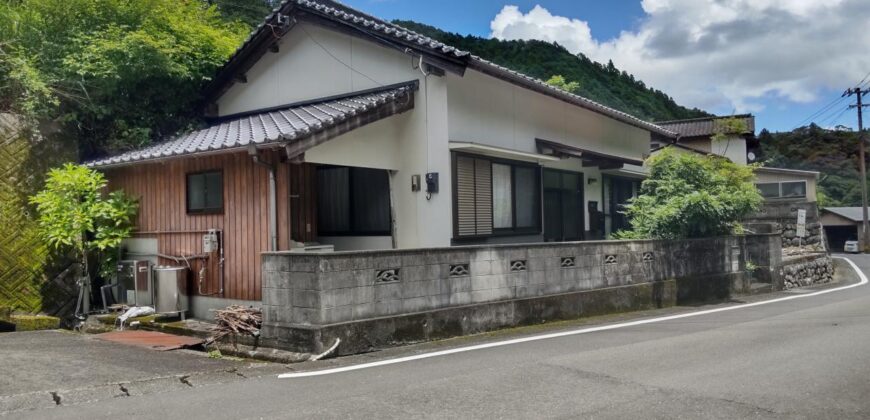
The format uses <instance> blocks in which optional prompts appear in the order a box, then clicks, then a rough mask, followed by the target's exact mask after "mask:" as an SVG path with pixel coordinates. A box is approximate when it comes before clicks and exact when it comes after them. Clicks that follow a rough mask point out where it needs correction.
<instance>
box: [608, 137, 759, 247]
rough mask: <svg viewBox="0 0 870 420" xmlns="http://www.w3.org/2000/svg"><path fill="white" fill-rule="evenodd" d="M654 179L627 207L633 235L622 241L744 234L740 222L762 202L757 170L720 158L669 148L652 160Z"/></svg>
mask: <svg viewBox="0 0 870 420" xmlns="http://www.w3.org/2000/svg"><path fill="white" fill-rule="evenodd" d="M646 165H647V166H648V167H649V169H650V176H649V178H647V179H646V180H644V181H643V184H641V190H640V195H639V196H638V197H637V198H635V199H634V200H632V201H631V202H630V203H629V204H628V205H627V206H626V214H627V215H628V217H629V219H630V222H631V230H630V231H622V232H618V233H617V235H616V236H617V237H618V238H621V239H645V238H649V239H679V238H699V237H710V236H720V235H728V234H734V233H741V232H742V226H741V225H740V220H741V219H742V218H743V217H745V216H746V215H748V214H749V213H751V212H753V211H755V210H757V209H758V208H759V206H760V205H761V203H762V197H761V195H760V194H759V192H758V190H757V189H756V187H755V182H754V180H755V175H754V174H753V166H743V165H737V164H735V163H733V162H731V161H730V160H728V159H725V158H723V157H719V156H702V155H698V154H688V153H684V152H679V151H676V150H674V149H673V148H667V149H665V150H663V151H662V152H661V153H659V154H657V155H655V156H653V157H651V158H649V159H648V160H647V162H646Z"/></svg>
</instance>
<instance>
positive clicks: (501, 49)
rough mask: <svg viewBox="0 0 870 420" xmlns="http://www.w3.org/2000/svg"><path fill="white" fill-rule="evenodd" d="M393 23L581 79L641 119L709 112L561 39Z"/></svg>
mask: <svg viewBox="0 0 870 420" xmlns="http://www.w3.org/2000/svg"><path fill="white" fill-rule="evenodd" d="M394 23H395V24H397V25H400V26H403V27H405V28H408V29H410V30H412V31H415V32H418V33H421V34H424V35H427V36H429V37H432V38H435V39H437V40H439V41H441V42H444V43H446V44H448V45H452V46H454V47H456V48H459V49H462V50H466V51H470V52H471V53H472V54H475V55H478V56H480V57H481V58H484V59H486V60H489V61H492V62H495V63H497V64H501V65H503V66H505V67H508V68H511V69H514V70H517V71H520V72H523V73H525V74H528V75H529V76H534V77H537V78H538V79H541V80H548V79H550V77H552V76H555V75H561V76H563V77H564V78H565V80H566V81H567V82H569V83H570V82H576V83H578V84H579V87H578V88H577V89H576V91H575V92H576V93H577V94H578V95H581V96H584V97H586V98H589V99H592V100H593V101H596V102H599V103H602V104H604V105H607V106H609V107H611V108H616V109H618V110H620V111H624V112H627V113H629V114H632V115H634V116H636V117H639V118H642V119H646V120H651V121H662V120H674V119H682V118H694V117H702V116H705V115H708V114H707V113H705V112H704V111H701V110H699V109H688V108H685V107H682V106H680V105H678V104H677V103H676V102H674V100H673V99H672V98H671V97H670V96H668V95H667V94H665V93H664V92H662V91H660V90H657V89H653V88H652V87H648V86H646V85H645V84H644V83H643V82H642V81H640V80H637V79H635V78H634V76H632V75H630V74H628V73H626V72H625V71H620V70H619V69H617V68H616V67H614V65H613V63H612V62H608V63H607V64H606V65H604V64H601V63H597V62H595V61H592V60H590V59H589V58H587V57H586V56H584V55H583V54H578V55H574V54H571V53H570V52H569V51H568V50H566V49H565V48H564V47H562V46H559V45H556V44H551V43H548V42H543V41H500V40H497V39H488V38H481V37H477V36H471V35H459V34H454V33H448V32H444V31H442V30H439V29H437V28H434V27H432V26H428V25H423V24H420V23H416V22H412V21H405V20H397V21H394Z"/></svg>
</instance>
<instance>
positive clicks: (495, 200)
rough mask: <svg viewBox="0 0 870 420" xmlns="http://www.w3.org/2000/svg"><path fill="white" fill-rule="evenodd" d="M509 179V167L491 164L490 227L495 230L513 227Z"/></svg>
mask: <svg viewBox="0 0 870 420" xmlns="http://www.w3.org/2000/svg"><path fill="white" fill-rule="evenodd" d="M511 177H512V175H511V167H510V165H504V164H500V163H493V164H492V227H494V228H496V229H504V228H512V227H513V225H514V216H513V214H514V213H513V210H514V205H513V202H514V200H513V195H512V194H513V187H511Z"/></svg>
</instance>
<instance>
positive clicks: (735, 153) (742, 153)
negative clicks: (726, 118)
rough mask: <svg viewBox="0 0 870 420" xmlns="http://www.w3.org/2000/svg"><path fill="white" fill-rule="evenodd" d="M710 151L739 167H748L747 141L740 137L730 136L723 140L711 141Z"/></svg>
mask: <svg viewBox="0 0 870 420" xmlns="http://www.w3.org/2000/svg"><path fill="white" fill-rule="evenodd" d="M710 149H711V150H710V151H711V152H712V153H713V154H716V155H719V156H725V157H726V158H728V159H729V160H731V161H732V162H734V163H736V164H739V165H746V139H744V138H743V137H740V136H728V137H726V138H724V139H722V140H710Z"/></svg>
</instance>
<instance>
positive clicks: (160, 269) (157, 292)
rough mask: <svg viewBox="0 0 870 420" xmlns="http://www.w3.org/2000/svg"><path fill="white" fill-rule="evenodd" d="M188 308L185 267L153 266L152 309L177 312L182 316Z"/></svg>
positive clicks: (158, 311) (162, 311) (164, 312)
mask: <svg viewBox="0 0 870 420" xmlns="http://www.w3.org/2000/svg"><path fill="white" fill-rule="evenodd" d="M189 309H190V289H189V287H188V275H187V267H173V266H157V267H155V268H154V311H155V312H157V313H159V314H168V313H177V314H179V315H181V317H182V318H184V316H185V313H186V312H187V311H188V310H189Z"/></svg>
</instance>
